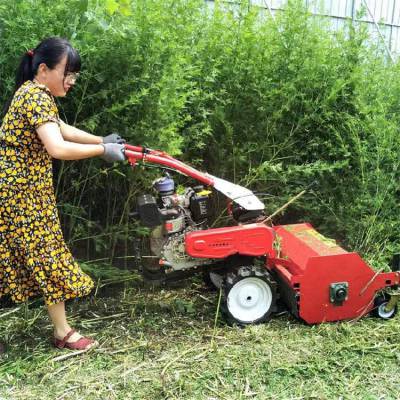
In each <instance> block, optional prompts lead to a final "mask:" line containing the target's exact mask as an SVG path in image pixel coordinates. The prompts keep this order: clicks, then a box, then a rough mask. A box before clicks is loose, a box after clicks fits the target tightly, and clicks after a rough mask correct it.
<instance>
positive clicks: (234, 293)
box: [223, 266, 276, 325]
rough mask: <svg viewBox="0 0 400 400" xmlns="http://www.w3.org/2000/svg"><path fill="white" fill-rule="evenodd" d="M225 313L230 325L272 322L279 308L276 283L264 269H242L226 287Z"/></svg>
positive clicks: (224, 287)
mask: <svg viewBox="0 0 400 400" xmlns="http://www.w3.org/2000/svg"><path fill="white" fill-rule="evenodd" d="M223 289H224V295H225V297H224V300H225V301H224V305H223V312H224V313H225V314H226V316H227V319H228V321H229V322H234V323H238V324H240V325H249V324H257V323H261V322H264V321H266V320H268V318H269V316H270V314H271V312H272V311H274V310H275V308H276V304H275V303H276V283H275V281H273V280H272V278H271V276H270V274H269V273H268V271H266V270H265V269H264V268H262V267H256V266H245V267H239V268H237V269H236V271H234V272H230V273H228V274H227V275H226V278H225V280H224V283H223Z"/></svg>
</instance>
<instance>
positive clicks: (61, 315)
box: [47, 301, 97, 348]
mask: <svg viewBox="0 0 400 400" xmlns="http://www.w3.org/2000/svg"><path fill="white" fill-rule="evenodd" d="M47 310H48V312H49V316H50V319H51V321H52V322H53V325H54V336H55V337H56V338H57V339H63V338H64V337H65V336H66V335H67V334H68V333H69V332H70V331H71V329H72V328H71V326H70V325H69V324H68V321H67V316H66V314H65V303H64V302H63V301H62V302H60V303H57V304H53V305H49V306H47ZM81 337H82V335H80V334H79V333H78V332H75V333H74V334H72V335H71V337H70V338H69V339H68V340H67V342H69V343H72V342H76V341H77V340H79V339H80V338H81ZM93 344H97V343H96V342H95V343H93ZM93 344H92V345H93ZM92 345H89V346H88V348H90V347H92Z"/></svg>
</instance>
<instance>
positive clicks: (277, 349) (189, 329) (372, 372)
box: [0, 280, 400, 400]
mask: <svg viewBox="0 0 400 400" xmlns="http://www.w3.org/2000/svg"><path fill="white" fill-rule="evenodd" d="M217 297H218V295H217V294H216V293H212V292H209V291H208V290H207V289H205V288H204V287H203V286H202V284H201V283H200V282H199V281H198V280H192V281H187V282H185V284H184V285H182V286H181V287H179V288H173V289H165V288H164V289H157V288H148V287H145V286H143V285H142V284H141V283H140V281H133V282H126V283H125V284H124V285H120V286H114V287H112V286H108V287H106V288H104V289H102V290H99V291H97V294H96V296H93V297H91V298H88V299H85V300H81V301H77V302H73V303H70V304H69V306H68V308H69V315H70V317H71V322H72V323H73V324H74V326H75V327H77V328H78V329H80V330H81V331H82V333H85V334H88V335H92V336H94V337H96V338H97V339H98V340H99V342H100V346H99V347H98V348H97V349H95V350H92V351H90V352H88V353H85V354H83V355H78V356H73V357H69V358H66V359H64V360H57V357H59V356H60V355H61V356H62V355H66V354H70V353H69V352H68V351H59V350H56V349H54V348H52V346H51V344H50V337H51V332H52V329H51V325H50V323H49V321H48V318H47V315H46V312H45V309H44V308H43V307H42V306H41V305H37V304H34V305H33V306H32V305H31V306H29V308H28V307H26V306H22V307H21V308H20V309H19V310H17V311H15V312H13V313H11V314H10V313H9V314H7V315H6V313H7V312H9V311H12V309H2V310H1V313H0V332H1V336H2V337H3V338H4V339H6V341H7V346H8V351H7V353H6V355H3V356H2V358H0V399H2V400H3V399H7V400H9V399H13V400H14V399H16V400H17V399H24V400H28V399H60V400H61V399H71V400H72V399H76V400H78V399H84V400H90V399H151V400H156V399H207V400H212V399H397V398H399V389H400V384H399V375H400V374H399V372H398V370H399V364H400V356H399V352H398V349H399V345H398V342H399V337H400V324H399V321H398V318H394V319H393V320H390V321H387V322H384V321H382V320H378V319H373V318H369V317H368V318H364V319H362V320H361V321H358V322H356V323H335V324H324V325H318V326H306V325H304V324H302V323H301V322H299V321H297V320H295V319H294V318H292V317H291V316H290V315H288V314H283V315H279V316H275V317H274V318H272V320H271V321H270V322H269V323H267V324H263V325H258V326H249V327H247V328H245V329H242V328H238V327H232V326H228V325H226V324H225V323H224V322H223V320H221V319H219V320H218V323H217V326H216V329H214V317H215V312H216V304H217Z"/></svg>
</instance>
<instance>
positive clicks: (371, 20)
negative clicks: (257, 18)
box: [205, 0, 400, 62]
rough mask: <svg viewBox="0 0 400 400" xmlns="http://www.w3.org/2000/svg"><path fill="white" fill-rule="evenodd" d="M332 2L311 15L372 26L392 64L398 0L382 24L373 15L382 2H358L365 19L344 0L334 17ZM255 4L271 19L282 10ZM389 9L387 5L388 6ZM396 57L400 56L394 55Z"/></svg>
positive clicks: (351, 0)
mask: <svg viewBox="0 0 400 400" xmlns="http://www.w3.org/2000/svg"><path fill="white" fill-rule="evenodd" d="M205 1H206V2H208V3H213V2H214V0H205ZM303 1H304V2H305V4H306V6H307V7H309V6H310V5H311V4H312V3H313V2H312V1H310V0H303ZM333 1H335V0H331V3H330V10H329V11H330V12H329V13H323V12H317V11H315V10H312V11H311V12H312V14H313V15H316V16H321V17H324V18H332V19H336V20H350V19H351V20H352V21H353V22H360V23H364V24H368V25H373V26H374V27H375V29H376V31H377V33H378V36H379V39H380V40H381V41H382V43H383V44H384V46H385V49H386V52H387V54H388V56H389V58H390V59H391V61H393V62H394V60H395V53H400V43H398V44H397V41H400V35H399V33H397V35H396V40H397V41H396V46H394V47H395V49H398V50H397V51H396V50H395V51H393V46H392V42H393V37H394V35H395V34H394V29H395V28H398V29H399V30H400V19H399V22H398V23H395V12H396V5H398V3H400V0H393V5H392V7H391V8H392V9H391V12H389V13H386V16H387V18H386V19H387V20H386V21H383V22H379V21H378V20H377V19H376V17H375V13H376V11H377V10H376V8H377V6H380V11H381V13H382V7H383V3H382V0H374V7H373V9H372V7H371V6H370V5H369V4H368V2H367V0H360V3H361V4H362V5H363V6H364V7H365V8H366V10H367V19H358V18H357V17H356V11H357V9H356V0H346V2H345V6H344V9H345V14H346V15H345V16H343V15H335V14H338V13H334V12H333V11H332V8H333V7H332V5H333ZM222 2H223V3H226V4H231V5H237V4H239V2H238V1H237V0H222ZM251 2H253V4H254V2H255V1H254V0H249V3H251ZM257 3H259V4H254V5H255V6H256V7H260V8H263V9H265V10H267V11H268V13H269V14H270V15H271V17H272V18H273V19H275V17H274V13H275V12H279V11H282V10H283V7H274V6H273V1H272V0H262V1H261V0H259V1H258V2H257ZM261 3H263V5H261ZM388 7H389V5H388ZM349 10H350V15H347V14H348V12H349ZM389 21H390V22H389ZM382 27H385V28H386V27H390V32H389V34H388V35H387V36H385V34H384V33H383V32H382ZM396 55H397V56H398V55H400V54H396Z"/></svg>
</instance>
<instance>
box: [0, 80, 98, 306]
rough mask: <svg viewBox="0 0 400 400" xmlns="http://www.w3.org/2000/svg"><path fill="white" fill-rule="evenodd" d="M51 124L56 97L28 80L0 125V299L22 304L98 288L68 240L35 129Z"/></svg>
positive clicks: (49, 168) (61, 298) (46, 157)
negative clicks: (63, 232) (83, 270)
mask: <svg viewBox="0 0 400 400" xmlns="http://www.w3.org/2000/svg"><path fill="white" fill-rule="evenodd" d="M46 122H56V123H59V116H58V110H57V106H56V104H55V101H54V98H53V96H52V95H51V93H50V91H49V90H48V89H47V88H46V87H45V86H43V85H39V84H37V83H35V82H32V81H26V82H25V83H24V84H23V85H22V86H21V87H20V88H19V89H18V90H17V91H16V93H15V95H14V97H13V100H12V102H11V105H10V107H9V110H8V112H7V114H6V115H5V117H4V119H3V122H2V125H1V127H0V297H2V296H4V295H8V296H10V297H11V299H12V300H13V301H14V302H17V303H18V302H23V301H26V300H27V299H28V298H30V297H34V296H38V295H41V296H43V297H44V300H45V302H46V304H48V305H52V304H56V303H59V302H61V301H65V300H67V299H71V298H74V297H81V296H84V295H86V294H88V293H89V292H90V290H91V289H92V287H93V281H92V280H91V279H90V277H89V276H88V275H86V274H85V273H83V272H82V271H81V269H80V268H79V266H78V264H77V263H76V262H75V261H74V259H73V257H72V255H71V253H70V251H69V249H68V248H67V246H66V244H65V242H64V238H63V234H62V231H61V227H60V222H59V217H58V213H57V207H56V200H55V195H54V189H53V176H52V160H51V157H50V155H49V154H48V153H47V151H46V149H45V148H44V146H43V144H42V142H41V141H40V138H39V137H38V134H37V132H36V129H37V128H38V127H39V126H40V125H42V124H44V123H46Z"/></svg>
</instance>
